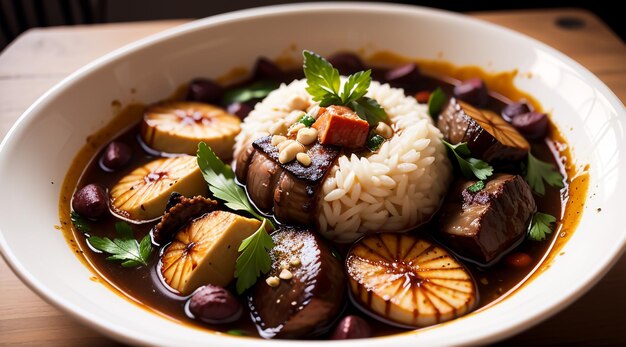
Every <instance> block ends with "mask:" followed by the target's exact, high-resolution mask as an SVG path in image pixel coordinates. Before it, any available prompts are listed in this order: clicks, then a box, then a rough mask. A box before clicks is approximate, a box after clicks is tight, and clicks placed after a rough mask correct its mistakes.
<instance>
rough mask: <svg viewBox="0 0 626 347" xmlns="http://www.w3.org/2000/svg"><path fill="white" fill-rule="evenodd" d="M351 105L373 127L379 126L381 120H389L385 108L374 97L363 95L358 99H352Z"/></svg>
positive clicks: (384, 121)
mask: <svg viewBox="0 0 626 347" xmlns="http://www.w3.org/2000/svg"><path fill="white" fill-rule="evenodd" d="M350 107H351V108H352V109H353V110H354V112H356V114H358V115H359V117H361V118H362V119H364V120H366V121H367V122H368V123H369V124H370V126H372V127H375V126H377V125H378V123H379V122H383V123H387V121H388V120H389V118H388V117H387V113H386V112H385V110H384V109H383V108H382V107H381V106H380V105H379V104H378V102H377V101H376V100H374V99H371V98H368V97H362V98H360V99H358V100H356V101H351V102H350Z"/></svg>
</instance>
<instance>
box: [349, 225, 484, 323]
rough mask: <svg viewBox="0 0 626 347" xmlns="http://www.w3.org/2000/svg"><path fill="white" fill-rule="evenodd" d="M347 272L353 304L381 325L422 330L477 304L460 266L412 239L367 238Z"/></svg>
mask: <svg viewBox="0 0 626 347" xmlns="http://www.w3.org/2000/svg"><path fill="white" fill-rule="evenodd" d="M346 267H347V273H348V278H349V281H350V288H351V292H352V295H353V298H354V299H355V301H356V302H357V303H358V304H359V305H360V306H362V307H363V308H364V309H366V310H368V311H371V312H373V313H374V314H375V315H374V316H375V317H376V318H379V319H381V320H383V321H387V322H392V323H396V324H399V325H402V326H410V327H424V326H429V325H433V324H437V323H441V322H444V321H448V320H451V319H454V318H456V317H459V316H462V315H464V314H466V313H467V312H469V311H471V310H472V309H473V308H474V307H475V305H476V303H477V302H478V300H477V294H476V293H477V292H476V285H475V283H474V280H473V279H472V277H471V275H470V274H469V272H468V271H467V270H466V269H465V268H464V267H463V265H461V264H460V263H459V262H458V261H457V260H456V259H454V258H453V257H452V256H451V255H450V254H448V252H446V251H445V250H444V249H443V248H441V247H439V246H437V245H435V244H433V243H431V242H430V241H427V240H423V239H418V238H416V237H414V236H409V235H406V234H395V233H394V234H377V235H373V236H368V237H366V238H364V239H362V240H361V241H359V242H357V243H356V244H355V245H354V246H353V247H352V249H351V250H350V252H349V253H348V257H347V259H346Z"/></svg>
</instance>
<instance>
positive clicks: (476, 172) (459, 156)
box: [441, 139, 493, 180]
mask: <svg viewBox="0 0 626 347" xmlns="http://www.w3.org/2000/svg"><path fill="white" fill-rule="evenodd" d="M441 142H443V144H444V145H446V147H448V149H450V151H451V152H452V153H453V154H454V157H455V158H456V161H457V162H458V163H459V168H460V169H461V173H462V174H463V176H465V177H466V178H469V179H473V178H474V177H476V178H478V179H479V180H486V179H487V177H489V176H491V175H493V167H492V166H491V165H489V164H488V163H487V162H484V161H482V160H480V159H476V158H471V157H469V156H470V155H471V153H470V150H469V147H467V142H461V143H459V144H456V145H453V144H451V143H449V142H448V141H446V140H443V139H442V140H441Z"/></svg>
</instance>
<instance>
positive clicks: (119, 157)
mask: <svg viewBox="0 0 626 347" xmlns="http://www.w3.org/2000/svg"><path fill="white" fill-rule="evenodd" d="M132 156H133V151H132V149H131V148H130V146H128V145H127V144H125V143H122V142H116V141H114V142H111V143H109V145H108V146H106V148H105V149H104V153H102V165H103V166H104V168H105V169H107V170H108V171H116V170H119V169H121V168H123V167H124V166H125V165H126V164H128V162H129V161H130V159H131V158H132Z"/></svg>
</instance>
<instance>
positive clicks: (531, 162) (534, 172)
mask: <svg viewBox="0 0 626 347" xmlns="http://www.w3.org/2000/svg"><path fill="white" fill-rule="evenodd" d="M524 179H525V180H526V182H528V185H530V187H531V188H532V189H533V191H534V192H535V193H537V195H540V196H543V195H544V194H545V193H546V187H545V184H544V182H545V183H547V184H548V185H549V186H552V187H554V188H559V189H560V188H563V187H565V185H564V184H563V175H561V174H560V173H559V172H558V171H557V170H556V168H555V167H554V165H552V164H550V163H546V162H545V161H541V160H539V159H537V158H535V157H534V156H533V155H532V154H531V153H530V152H528V160H527V162H526V165H525V167H524Z"/></svg>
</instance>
